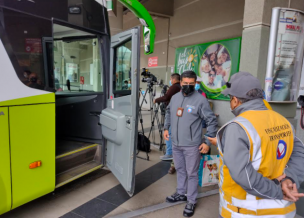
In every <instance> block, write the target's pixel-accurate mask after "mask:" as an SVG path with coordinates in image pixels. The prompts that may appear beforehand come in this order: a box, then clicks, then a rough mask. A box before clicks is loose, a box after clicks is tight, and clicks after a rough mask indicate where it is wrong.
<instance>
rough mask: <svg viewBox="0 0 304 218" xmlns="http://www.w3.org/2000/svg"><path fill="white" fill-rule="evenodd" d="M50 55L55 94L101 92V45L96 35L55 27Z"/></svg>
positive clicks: (55, 25) (59, 26)
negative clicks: (51, 53) (51, 55)
mask: <svg viewBox="0 0 304 218" xmlns="http://www.w3.org/2000/svg"><path fill="white" fill-rule="evenodd" d="M53 51H54V57H53V59H54V82H55V89H56V91H57V92H60V91H61V92H70V91H72V92H102V91H103V88H102V68H101V64H102V63H101V57H100V45H99V40H98V37H97V36H96V35H94V34H91V33H87V32H84V31H80V30H77V29H73V28H69V27H65V26H61V25H57V24H54V42H53ZM67 81H69V83H70V86H68V85H67ZM69 89H70V90H69Z"/></svg>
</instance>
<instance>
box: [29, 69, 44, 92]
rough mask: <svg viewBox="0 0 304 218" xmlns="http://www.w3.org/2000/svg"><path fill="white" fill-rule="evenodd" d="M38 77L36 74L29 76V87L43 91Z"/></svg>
mask: <svg viewBox="0 0 304 218" xmlns="http://www.w3.org/2000/svg"><path fill="white" fill-rule="evenodd" d="M37 82H38V76H37V74H36V73H31V74H30V76H29V84H28V86H29V87H31V88H35V89H41V90H43V86H42V85H39V84H38V83H37Z"/></svg>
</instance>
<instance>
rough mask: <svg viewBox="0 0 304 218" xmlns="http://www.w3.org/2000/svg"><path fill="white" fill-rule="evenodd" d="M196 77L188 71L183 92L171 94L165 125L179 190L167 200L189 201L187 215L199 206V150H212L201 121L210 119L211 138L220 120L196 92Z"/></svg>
mask: <svg viewBox="0 0 304 218" xmlns="http://www.w3.org/2000/svg"><path fill="white" fill-rule="evenodd" d="M196 79H197V76H196V74H195V72H193V71H185V72H184V73H183V74H182V75H181V85H182V92H179V93H177V94H175V95H174V96H173V97H172V99H171V101H170V104H169V105H168V107H167V110H166V118H165V126H164V138H165V140H169V129H170V128H171V131H172V135H171V140H172V150H173V159H174V164H175V168H176V171H177V189H176V192H175V193H174V194H173V195H171V196H168V197H167V198H166V201H167V202H169V203H175V202H179V201H188V202H187V205H186V207H185V209H184V212H183V215H184V216H185V217H191V216H193V215H194V211H195V207H196V197H197V194H198V169H199V164H200V158H201V155H200V152H199V151H201V153H204V154H206V153H208V152H209V150H210V147H209V146H210V143H209V141H208V140H206V141H205V140H204V139H205V138H204V139H203V138H202V120H203V119H205V120H206V122H207V134H206V135H208V136H210V137H212V136H215V134H216V132H217V120H216V117H215V115H214V113H213V112H212V110H211V109H210V105H209V102H208V101H207V99H206V98H204V97H202V95H201V94H199V93H198V92H196V91H195V84H196ZM206 143H207V144H206ZM186 194H187V196H186Z"/></svg>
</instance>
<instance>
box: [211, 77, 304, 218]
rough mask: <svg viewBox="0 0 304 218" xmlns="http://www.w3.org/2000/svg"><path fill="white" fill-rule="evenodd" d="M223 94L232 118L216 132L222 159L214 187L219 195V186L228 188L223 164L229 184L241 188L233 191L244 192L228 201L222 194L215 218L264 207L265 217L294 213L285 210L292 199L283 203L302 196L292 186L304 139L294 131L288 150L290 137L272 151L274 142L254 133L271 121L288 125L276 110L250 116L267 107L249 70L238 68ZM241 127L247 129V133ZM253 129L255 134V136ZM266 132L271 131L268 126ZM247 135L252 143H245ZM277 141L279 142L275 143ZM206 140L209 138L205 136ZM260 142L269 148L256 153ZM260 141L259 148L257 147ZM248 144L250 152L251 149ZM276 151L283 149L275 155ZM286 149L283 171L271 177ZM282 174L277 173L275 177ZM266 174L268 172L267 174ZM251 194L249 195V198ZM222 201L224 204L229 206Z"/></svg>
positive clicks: (302, 176) (302, 161) (298, 179)
mask: <svg viewBox="0 0 304 218" xmlns="http://www.w3.org/2000/svg"><path fill="white" fill-rule="evenodd" d="M222 93H223V94H224V95H230V99H231V100H230V107H231V111H232V113H233V114H234V115H235V116H236V117H237V118H235V119H234V120H232V121H231V122H228V124H226V125H224V126H223V128H221V129H220V130H219V132H218V138H217V142H218V146H219V151H220V153H221V155H222V159H223V166H221V167H220V168H221V174H220V175H221V177H223V178H221V181H220V185H219V186H220V190H221V194H220V196H225V190H224V188H223V187H225V189H226V192H229V191H227V189H228V188H227V187H233V184H232V182H231V180H226V181H225V179H224V178H225V176H227V173H228V171H226V175H224V174H225V172H222V171H223V170H222V169H223V168H225V167H227V168H228V169H229V174H230V175H229V176H231V178H232V179H233V181H234V182H235V183H234V184H238V185H239V186H240V187H241V189H242V190H241V191H238V193H241V192H245V193H247V196H246V198H245V200H243V199H242V198H241V199H237V196H234V198H233V199H236V200H234V201H232V203H226V200H225V198H223V197H221V198H220V214H221V215H220V217H228V215H226V214H227V211H228V213H230V215H231V213H232V217H233V214H235V213H237V214H238V217H243V216H244V215H246V214H250V213H254V212H256V213H257V211H260V212H261V211H264V212H265V215H269V217H270V216H271V215H272V216H271V217H274V216H275V214H276V215H280V216H279V217H286V218H287V217H294V215H295V210H293V209H290V210H289V211H288V209H286V208H287V206H288V205H289V204H290V206H289V207H290V208H292V206H293V205H292V203H288V201H290V202H295V201H297V200H298V199H299V197H302V196H303V194H299V193H298V191H297V187H299V186H300V184H301V183H302V182H303V180H304V168H303V166H304V146H303V143H302V142H301V141H300V140H299V139H298V138H297V137H296V136H295V135H294V136H293V137H294V138H293V140H292V141H293V150H290V149H291V148H292V146H290V144H288V142H289V141H286V140H285V139H284V138H281V139H282V140H285V141H286V142H287V143H286V144H287V148H286V147H285V149H280V144H278V145H277V144H274V146H275V149H274V151H275V152H273V151H272V150H271V149H272V147H271V146H273V145H272V142H268V141H267V140H268V137H260V136H259V134H263V131H262V133H261V132H259V130H260V129H262V130H264V129H266V128H267V126H269V125H272V123H275V122H282V121H281V120H285V121H284V122H286V123H287V125H290V124H289V123H288V121H287V120H286V119H284V118H283V117H282V116H281V115H279V114H277V113H275V112H269V113H267V112H265V113H267V114H269V116H268V117H267V119H264V118H263V117H261V116H259V117H256V116H254V115H255V114H263V111H267V110H268V109H267V108H266V106H265V104H264V102H263V90H262V88H261V85H260V82H259V80H258V79H257V78H255V77H253V76H252V75H251V74H250V73H246V72H239V73H237V74H235V75H233V76H232V77H231V80H230V83H227V89H226V90H224V91H223V92H222ZM272 117H276V120H275V119H272ZM259 120H260V121H261V120H263V121H262V122H261V124H259V125H256V121H257V122H259ZM265 121H266V122H265ZM245 129H246V131H248V132H246V131H245ZM256 132H259V133H258V134H256ZM269 132H272V130H271V131H269ZM253 135H255V137H251V136H253ZM283 135H284V134H283ZM249 138H250V139H251V140H252V141H250V140H249ZM282 140H280V142H281V141H282ZM210 141H213V140H211V139H210ZM266 141H267V142H266ZM280 142H279V143H280ZM262 143H264V144H262ZM265 143H267V146H268V147H267V148H266V149H269V150H267V151H268V152H265V153H264V154H263V155H260V156H259V152H263V150H262V149H265V145H266V144H265ZM286 144H285V145H286ZM259 145H260V146H261V150H262V151H261V150H258V149H259ZM251 146H252V147H253V148H252V149H253V150H254V152H252V151H251V149H250V148H251ZM263 146H264V147H263ZM276 146H277V147H276ZM288 146H289V147H288ZM256 149H257V150H256ZM288 150H289V151H288ZM264 151H265V150H264ZM280 151H282V152H281V153H280ZM284 152H285V153H284ZM287 152H290V153H291V156H290V158H289V159H286V162H287V164H286V168H285V170H284V169H283V170H284V171H283V173H285V174H284V175H283V176H279V177H278V178H277V179H272V180H271V177H272V175H276V173H280V172H278V171H279V170H276V168H275V167H278V163H281V162H280V161H283V160H284V159H283V158H284V157H286V158H287V156H288V153H287ZM290 153H289V155H290ZM265 161H268V162H267V166H266V167H265V165H264V167H260V165H262V164H263V162H264V163H265ZM282 164H283V162H282ZM282 167H285V165H283V166H281V168H282ZM261 168H262V169H261ZM265 172H267V173H265ZM283 173H282V172H281V174H280V175H282V174H283ZM266 175H268V176H267V177H266ZM223 190H224V191H223ZM238 190H239V189H238ZM236 192H237V191H235V193H236ZM250 196H253V198H252V197H250ZM256 197H258V198H262V199H263V201H264V204H263V205H260V204H259V203H258V200H256ZM264 199H265V200H264ZM266 199H267V200H266ZM283 199H284V200H286V201H284V200H283ZM227 204H228V205H229V206H228V209H227ZM240 205H241V206H240ZM260 207H261V208H260ZM234 208H237V210H234ZM267 208H273V209H276V210H277V211H276V212H274V210H269V212H267V210H266V209H267ZM263 209H264V210H263ZM278 211H283V212H282V214H279V213H278ZM266 213H269V214H266ZM272 213H273V214H272ZM242 214H243V216H242ZM230 215H229V217H230ZM257 216H258V214H257ZM267 217H268V216H267Z"/></svg>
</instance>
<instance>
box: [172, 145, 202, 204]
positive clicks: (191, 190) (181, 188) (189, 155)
mask: <svg viewBox="0 0 304 218" xmlns="http://www.w3.org/2000/svg"><path fill="white" fill-rule="evenodd" d="M198 148H199V146H175V145H173V146H172V150H173V160H174V165H175V169H176V172H177V189H176V190H177V193H179V194H181V195H184V194H187V198H188V201H189V202H190V203H192V204H195V203H196V197H197V194H198V169H199V164H200V159H201V155H200V152H199V150H198Z"/></svg>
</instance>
